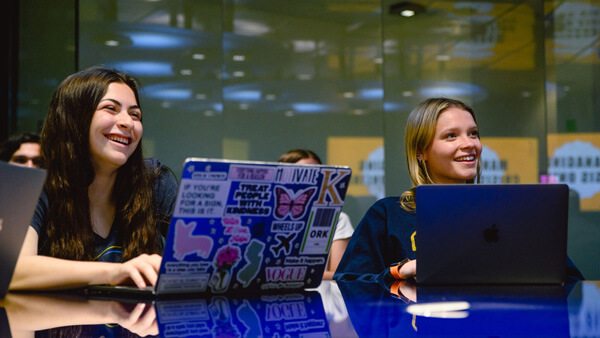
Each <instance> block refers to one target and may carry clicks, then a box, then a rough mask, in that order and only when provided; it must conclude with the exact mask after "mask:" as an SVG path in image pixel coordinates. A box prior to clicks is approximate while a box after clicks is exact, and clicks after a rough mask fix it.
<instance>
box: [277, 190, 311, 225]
mask: <svg viewBox="0 0 600 338" xmlns="http://www.w3.org/2000/svg"><path fill="white" fill-rule="evenodd" d="M316 191H317V188H316V187H310V188H308V189H305V190H302V191H300V192H298V193H297V194H294V193H293V192H290V191H289V190H287V189H286V188H284V187H282V186H277V187H275V215H274V216H275V217H276V218H278V219H283V218H284V217H285V216H286V215H288V214H290V216H291V218H292V219H299V218H301V217H302V216H304V212H305V211H306V205H307V204H308V202H309V201H310V199H311V197H312V196H313V195H314V194H315V192H316Z"/></svg>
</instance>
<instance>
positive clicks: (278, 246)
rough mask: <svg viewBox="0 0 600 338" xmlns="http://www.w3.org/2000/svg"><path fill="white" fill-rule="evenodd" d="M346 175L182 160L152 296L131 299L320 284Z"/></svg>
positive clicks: (98, 290) (121, 289) (139, 292)
mask: <svg viewBox="0 0 600 338" xmlns="http://www.w3.org/2000/svg"><path fill="white" fill-rule="evenodd" d="M351 173H352V172H351V169H350V168H349V167H343V166H331V165H302V164H289V163H275V162H250V161H234V160H221V159H203V158H188V159H186V161H185V163H184V167H183V171H182V177H181V182H180V184H179V190H178V194H177V201H176V204H175V209H174V211H173V217H172V218H171V223H170V227H169V233H168V236H167V240H166V244H165V249H164V252H163V259H162V263H161V267H160V271H159V277H158V281H157V286H156V288H148V289H137V288H134V287H133V288H132V287H125V286H117V287H115V286H106V285H95V286H91V287H89V288H88V290H89V291H90V292H91V293H92V295H93V296H98V295H101V294H102V293H104V294H108V296H116V295H117V294H119V293H121V295H119V296H122V294H123V293H129V294H131V295H132V296H135V297H140V296H146V295H148V292H149V291H150V295H151V296H160V295H175V294H192V293H210V294H219V293H226V292H227V293H231V292H243V293H248V292H268V291H272V292H289V291H291V290H302V289H305V288H315V287H317V286H318V285H319V284H320V283H321V278H322V277H323V272H324V270H325V266H326V263H327V258H328V255H329V250H330V248H331V243H332V241H333V234H334V232H335V225H336V224H337V220H338V217H339V214H340V212H341V210H342V207H343V204H344V198H345V196H346V190H347V189H348V185H349V183H350V177H351Z"/></svg>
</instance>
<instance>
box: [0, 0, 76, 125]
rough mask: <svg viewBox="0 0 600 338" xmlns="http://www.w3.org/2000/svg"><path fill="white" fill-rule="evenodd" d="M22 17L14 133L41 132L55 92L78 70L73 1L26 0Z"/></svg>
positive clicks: (22, 9) (21, 4)
mask: <svg viewBox="0 0 600 338" xmlns="http://www.w3.org/2000/svg"><path fill="white" fill-rule="evenodd" d="M19 16H20V19H19V27H18V29H19V33H18V37H19V43H18V49H19V50H18V57H19V58H18V62H17V64H18V70H17V72H16V73H17V74H18V77H19V78H18V80H16V81H15V83H17V84H18V95H17V106H16V110H15V111H16V116H12V117H11V118H10V122H9V133H10V134H17V133H21V132H24V131H31V132H39V131H40V130H41V127H42V123H43V121H44V118H45V117H46V112H47V110H48V103H49V102H50V98H51V97H52V93H53V92H54V90H55V89H56V87H57V86H58V84H59V83H60V82H61V81H62V80H63V79H64V78H65V77H66V76H67V75H69V74H71V73H72V72H73V71H75V69H76V66H75V60H76V55H75V45H76V41H75V36H76V35H75V32H76V20H75V3H74V2H73V1H70V0H59V1H53V2H52V3H51V4H50V3H48V2H47V1H44V0H22V1H19ZM48 27H52V29H48Z"/></svg>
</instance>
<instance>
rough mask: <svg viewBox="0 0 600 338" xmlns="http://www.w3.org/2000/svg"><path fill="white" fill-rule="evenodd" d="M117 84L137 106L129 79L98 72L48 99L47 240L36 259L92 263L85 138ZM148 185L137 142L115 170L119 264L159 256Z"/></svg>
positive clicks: (72, 80) (90, 176)
mask: <svg viewBox="0 0 600 338" xmlns="http://www.w3.org/2000/svg"><path fill="white" fill-rule="evenodd" d="M115 82H117V83H123V84H126V85H127V86H129V87H130V88H131V89H132V90H133V92H134V94H135V98H136V101H137V103H138V106H139V95H138V89H137V88H138V84H137V81H136V80H135V79H134V78H133V77H131V76H130V75H128V74H125V73H122V72H119V71H116V70H111V69H106V68H101V67H92V68H88V69H85V70H82V71H80V72H77V73H75V74H73V75H71V76H69V77H67V78H66V79H65V80H64V81H63V82H62V83H61V85H60V86H59V87H58V89H57V90H56V91H55V93H54V95H53V96H52V100H51V102H50V106H49V109H48V116H47V117H46V120H45V122H44V126H43V128H42V133H41V144H42V146H41V150H42V157H43V160H44V162H45V167H46V168H47V179H46V183H45V187H44V189H45V192H46V194H47V196H48V201H49V210H48V213H47V215H48V223H47V227H46V236H47V239H48V240H47V241H45V242H41V243H40V248H39V249H40V250H39V251H40V254H44V255H48V256H52V257H58V258H65V259H73V260H94V258H95V255H96V253H95V251H94V248H95V245H94V232H93V230H92V224H91V217H90V200H89V197H88V187H89V186H90V184H91V183H92V181H93V180H94V176H95V174H94V170H93V167H92V162H91V159H90V156H91V155H90V149H89V132H90V124H91V121H92V116H93V115H94V112H95V111H96V108H97V106H98V104H99V103H100V100H101V99H102V97H104V95H105V94H106V91H107V89H108V86H109V85H110V84H111V83H115ZM152 180H153V179H152V177H151V174H150V173H149V172H148V170H147V168H146V166H145V164H144V160H143V155H142V142H141V140H140V143H139V144H138V146H137V148H136V149H135V151H134V152H133V154H132V155H131V156H130V157H129V159H128V160H127V162H126V163H125V164H124V165H123V166H121V167H120V168H119V169H118V171H117V178H116V180H115V183H114V189H113V196H112V197H113V201H114V203H115V205H116V206H117V207H116V212H115V222H114V223H113V224H118V225H121V226H122V229H120V238H121V240H122V242H121V243H122V246H123V248H122V249H123V253H122V256H121V257H122V258H121V259H122V261H126V260H129V259H131V258H133V257H136V256H138V255H140V254H142V253H156V252H157V251H158V245H159V243H158V242H159V239H158V236H157V229H156V220H155V218H156V217H155V215H154V210H153V203H152V199H153V197H152Z"/></svg>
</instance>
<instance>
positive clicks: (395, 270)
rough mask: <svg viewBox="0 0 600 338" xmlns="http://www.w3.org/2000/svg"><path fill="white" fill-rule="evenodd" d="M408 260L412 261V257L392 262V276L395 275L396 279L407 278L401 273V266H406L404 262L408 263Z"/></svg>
mask: <svg viewBox="0 0 600 338" xmlns="http://www.w3.org/2000/svg"><path fill="white" fill-rule="evenodd" d="M408 262H410V259H408V258H405V259H403V260H402V261H401V262H398V263H394V264H392V265H391V266H390V273H391V274H392V277H394V278H396V279H406V277H404V276H402V275H401V274H400V268H402V266H404V264H406V263H408Z"/></svg>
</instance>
